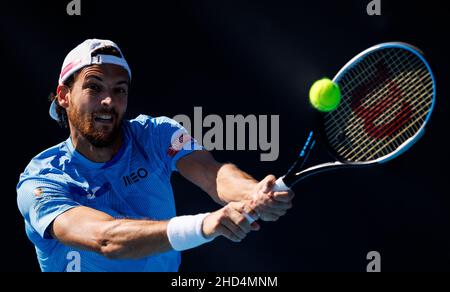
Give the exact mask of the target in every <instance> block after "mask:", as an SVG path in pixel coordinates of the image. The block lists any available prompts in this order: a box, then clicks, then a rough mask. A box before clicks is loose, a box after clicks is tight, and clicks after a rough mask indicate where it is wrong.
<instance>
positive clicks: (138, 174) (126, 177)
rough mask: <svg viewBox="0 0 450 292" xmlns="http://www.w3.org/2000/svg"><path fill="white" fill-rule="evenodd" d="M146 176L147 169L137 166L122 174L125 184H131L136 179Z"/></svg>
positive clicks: (136, 180)
mask: <svg viewBox="0 0 450 292" xmlns="http://www.w3.org/2000/svg"><path fill="white" fill-rule="evenodd" d="M147 176H148V171H147V170H146V169H145V168H142V167H141V168H139V169H138V170H137V171H135V172H132V173H130V174H129V175H124V176H123V177H122V179H123V183H124V184H125V186H126V187H127V186H129V185H132V184H134V183H137V182H138V181H140V180H142V179H144V178H146V177H147Z"/></svg>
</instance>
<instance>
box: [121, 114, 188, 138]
mask: <svg viewBox="0 0 450 292" xmlns="http://www.w3.org/2000/svg"><path fill="white" fill-rule="evenodd" d="M126 122H127V123H128V125H129V126H130V127H131V129H132V131H133V132H134V133H137V134H140V133H141V132H147V133H151V132H156V131H158V132H159V131H164V130H166V129H171V128H173V129H179V128H180V124H179V123H178V122H177V121H175V120H174V119H171V118H169V117H166V116H160V117H151V116H148V115H139V116H137V117H136V118H134V119H132V120H128V121H126Z"/></svg>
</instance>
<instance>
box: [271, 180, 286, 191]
mask: <svg viewBox="0 0 450 292" xmlns="http://www.w3.org/2000/svg"><path fill="white" fill-rule="evenodd" d="M283 178H284V176H282V177H279V178H278V179H277V180H276V181H275V185H274V186H273V188H272V191H274V192H282V191H289V190H290V188H289V187H288V186H287V185H286V184H285V183H284V181H283Z"/></svg>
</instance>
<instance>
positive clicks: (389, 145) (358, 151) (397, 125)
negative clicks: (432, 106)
mask: <svg viewBox="0 0 450 292" xmlns="http://www.w3.org/2000/svg"><path fill="white" fill-rule="evenodd" d="M416 106H417V104H416ZM412 114H413V112H411V108H409V107H406V109H404V110H403V112H400V114H399V115H396V117H395V119H396V120H395V121H394V122H393V123H392V124H391V125H389V126H388V127H385V128H381V129H383V130H382V131H380V130H379V129H378V130H375V131H371V132H369V133H368V134H369V135H372V136H374V135H376V137H377V136H379V137H380V136H381V137H383V139H384V138H389V137H390V136H392V134H394V133H395V132H396V131H398V130H400V129H401V128H402V127H403V126H404V125H405V124H406V125H407V126H406V127H405V130H404V131H402V132H401V134H407V135H405V137H403V138H404V139H403V141H402V142H404V141H406V140H407V139H408V138H410V137H412V136H413V135H414V134H415V133H416V132H417V131H410V129H411V128H413V127H414V125H416V124H417V123H419V124H420V125H421V124H422V123H423V120H424V119H425V117H426V115H427V112H425V113H423V114H422V116H419V117H412ZM421 119H423V120H421ZM409 121H416V122H417V123H415V122H412V123H410V124H409V125H408V124H407V123H408V122H409ZM374 129H376V128H374ZM365 130H366V131H367V129H365ZM414 130H418V129H414ZM360 132H363V131H360ZM349 136H350V135H349ZM399 137H400V138H402V136H401V135H396V136H395V138H399ZM359 138H360V139H359V140H356V141H355V139H354V138H353V139H352V142H353V144H355V143H359V144H361V145H363V146H364V147H357V148H352V149H344V151H341V150H342V149H343V147H341V149H340V151H339V152H340V155H343V156H345V157H346V158H347V159H350V160H356V159H357V158H358V157H359V156H361V155H364V154H365V155H369V154H370V153H372V152H373V151H376V150H380V151H382V150H383V147H384V148H385V150H387V152H386V153H385V152H382V154H387V153H389V152H392V151H395V150H396V149H397V145H398V143H394V142H395V141H396V140H395V139H391V140H390V141H389V142H386V141H385V140H378V142H376V143H375V144H374V145H371V144H370V143H365V144H362V143H363V142H367V139H364V138H365V137H361V135H360V137H359ZM375 141H377V140H375ZM400 145H401V143H400ZM377 147H378V148H380V149H377ZM380 151H376V152H375V153H379V152H380ZM350 155H352V156H350ZM371 158H374V156H373V155H372V156H366V157H361V158H360V159H364V160H367V159H371Z"/></svg>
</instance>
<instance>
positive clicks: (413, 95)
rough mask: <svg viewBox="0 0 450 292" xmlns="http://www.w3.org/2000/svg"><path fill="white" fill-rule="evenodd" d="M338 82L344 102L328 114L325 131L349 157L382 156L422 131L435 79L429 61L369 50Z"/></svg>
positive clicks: (397, 51)
mask: <svg viewBox="0 0 450 292" xmlns="http://www.w3.org/2000/svg"><path fill="white" fill-rule="evenodd" d="M380 64H384V66H385V67H384V70H383V68H381V69H380V68H379V66H380ZM387 64H389V66H388V65H387ZM380 70H381V71H382V72H380ZM374 76H375V77H374ZM338 83H339V84H340V85H341V91H342V95H343V100H342V104H341V105H340V107H339V108H338V109H337V110H335V111H333V112H330V113H329V114H327V116H326V121H325V129H326V133H327V136H328V139H329V141H330V144H331V146H332V147H333V148H334V149H335V150H336V152H337V153H338V154H339V155H340V156H341V157H343V158H344V159H345V160H348V161H367V160H372V159H377V158H379V157H382V156H385V155H387V154H389V153H391V152H393V151H395V150H396V149H398V147H400V146H401V145H402V144H403V143H405V141H407V140H408V139H409V138H411V137H413V136H414V135H415V134H416V133H417V132H418V131H419V129H420V128H421V126H422V124H423V123H424V122H425V119H426V116H427V114H428V112H429V110H430V108H431V104H432V91H433V82H432V79H431V76H430V74H429V72H428V70H427V68H426V66H425V64H424V63H423V62H422V61H421V60H420V58H419V57H417V56H416V55H414V54H413V53H411V52H409V51H407V50H404V49H398V48H397V49H392V48H391V49H384V50H380V51H377V52H375V53H372V54H369V55H368V56H366V57H365V58H364V59H363V60H362V61H361V62H359V63H358V64H357V65H356V66H355V67H353V68H352V69H350V70H349V71H348V72H346V73H345V74H344V77H343V78H342V79H341V80H339V81H338ZM361 88H362V90H360V92H357V91H358V89H361ZM402 93H403V94H405V93H408V94H407V95H406V96H403V95H402ZM358 94H359V95H360V96H357V97H356V98H358V100H356V101H355V96H354V95H358ZM361 95H364V96H361ZM405 97H408V98H407V99H405ZM355 104H356V106H355ZM340 133H343V134H344V137H345V138H344V139H341V140H342V141H340V139H339V138H338V137H339V134H340Z"/></svg>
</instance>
